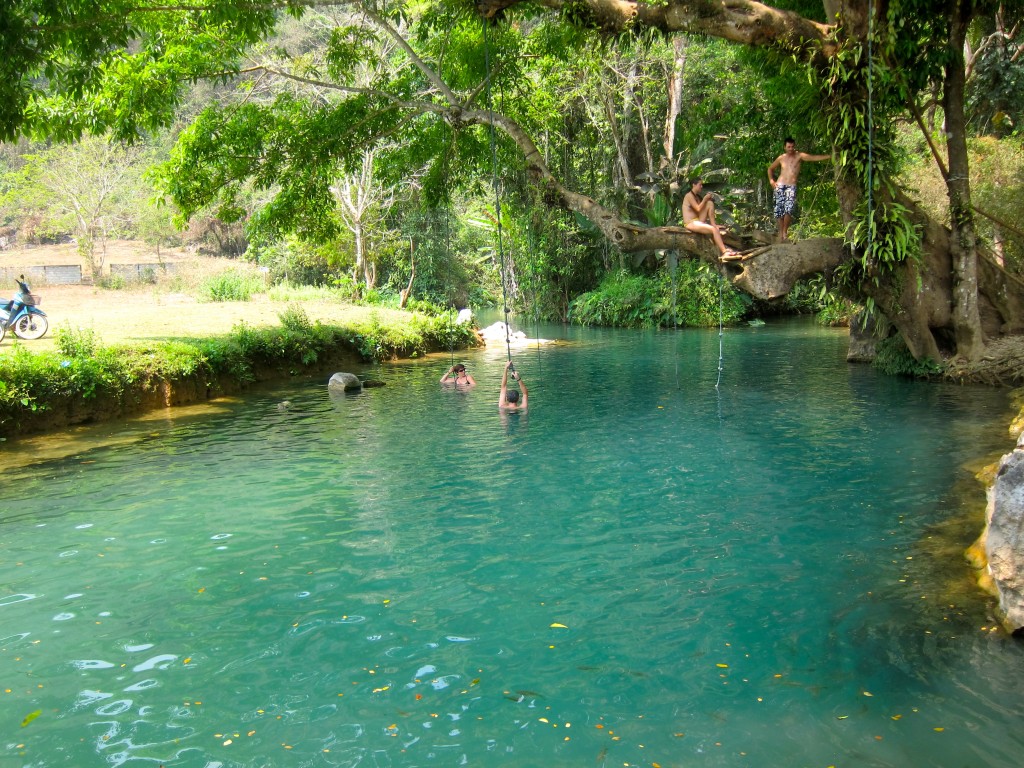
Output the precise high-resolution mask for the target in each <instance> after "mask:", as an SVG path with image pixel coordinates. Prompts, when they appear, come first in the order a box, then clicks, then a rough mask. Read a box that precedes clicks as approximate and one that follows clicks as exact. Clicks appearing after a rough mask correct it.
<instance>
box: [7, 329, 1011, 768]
mask: <svg viewBox="0 0 1024 768" xmlns="http://www.w3.org/2000/svg"><path fill="white" fill-rule="evenodd" d="M542 333H543V335H545V336H548V337H552V336H558V337H560V338H562V339H566V340H567V341H568V342H569V343H567V344H563V345H558V346H549V347H545V348H543V349H540V350H528V351H523V352H521V353H518V354H517V356H516V360H517V367H518V368H519V369H520V370H521V371H522V373H523V376H524V378H525V379H526V381H527V383H528V384H529V386H530V400H531V408H530V411H529V413H528V414H513V415H506V416H500V415H499V414H498V412H497V409H496V400H497V381H498V379H499V376H500V370H501V367H502V364H503V363H504V360H505V351H504V349H500V350H497V349H492V350H488V351H481V352H472V353H468V354H466V355H464V356H463V357H461V358H460V359H463V360H465V362H466V363H467V366H468V368H469V370H470V372H471V373H472V374H473V375H474V376H475V377H476V378H477V380H478V381H479V382H481V384H480V386H478V387H477V388H476V389H475V390H472V391H469V392H462V391H454V390H450V389H449V390H446V389H444V388H442V387H440V386H439V385H438V384H437V380H438V379H439V378H440V376H441V374H442V373H443V372H444V370H445V369H446V368H447V366H448V364H449V363H450V360H449V359H448V357H447V356H444V357H442V358H435V359H433V360H426V361H412V362H407V363H401V364H393V365H386V366H382V367H379V368H375V369H372V370H369V369H368V370H367V371H365V372H364V371H360V373H369V374H370V375H372V376H373V377H374V378H379V379H383V380H384V381H386V382H387V386H386V387H383V388H379V389H373V390H367V391H365V392H363V393H361V394H358V395H353V396H348V397H339V398H332V397H330V396H329V395H328V393H327V390H326V387H325V384H324V382H321V381H317V382H312V383H309V382H304V383H297V384H295V385H294V386H293V387H290V388H287V389H279V390H274V391H264V392H261V393H258V394H255V395H252V396H250V397H247V398H245V399H243V400H239V401H233V402H225V403H221V404H219V406H218V407H217V408H214V409H211V410H210V411H209V413H207V414H205V415H203V416H201V417H200V416H195V415H180V416H179V415H175V416H173V417H172V418H171V419H164V420H157V421H140V422H132V423H129V424H121V425H117V426H116V427H110V426H107V427H103V428H97V429H95V430H92V431H89V432H88V433H87V435H86V437H85V442H83V443H81V444H80V446H79V447H78V448H77V449H76V452H75V453H74V454H73V455H71V456H68V457H65V458H61V459H39V460H38V461H35V462H33V463H30V464H28V465H26V466H21V467H9V468H7V469H6V470H5V471H4V474H3V485H2V491H0V500H2V507H0V508H2V509H3V512H2V514H0V552H2V553H3V554H2V556H0V557H2V564H0V722H2V723H3V725H2V726H0V766H3V768H7V766H33V767H37V766H38V767H41V766H57V765H60V766H86V765H104V764H106V765H129V766H158V765H165V766H189V767H192V766H195V767H197V768H199V767H204V768H213V767H217V766H254V767H255V766H365V767H368V768H392V767H393V768H399V767H404V766H461V765H475V766H496V765H507V766H515V767H516V768H534V767H536V768H540V767H541V766H556V767H557V766H608V767H609V768H610V767H611V766H652V765H654V764H657V765H660V766H663V767H664V768H667V767H668V766H744V765H750V766H787V767H789V766H815V767H817V766H820V767H821V768H825V766H830V765H834V766H837V767H840V768H841V767H842V766H900V767H901V768H902V767H905V766H908V765H915V766H916V765H919V766H925V765H927V766H949V767H950V768H952V767H953V766H956V767H958V768H959V767H960V766H1006V767H1007V768H1009V767H1011V766H1012V767H1013V768H1016V766H1019V765H1020V755H1021V752H1022V748H1024V732H1022V730H1021V728H1020V722H1021V720H1020V718H1021V715H1022V714H1024V711H1022V710H1024V664H1022V661H1024V654H1022V646H1021V645H1019V644H1017V643H1015V642H1014V641H1012V640H1010V639H1008V638H1006V637H1005V635H1003V634H1002V633H1001V632H994V631H991V629H990V628H991V627H992V626H993V621H992V619H991V616H990V612H991V605H990V604H989V603H987V602H986V601H985V599H984V598H981V597H979V596H978V595H977V594H976V593H975V592H973V591H972V589H971V588H970V587H969V586H968V581H969V580H968V575H967V574H966V573H965V572H964V571H963V569H962V568H961V566H960V563H959V561H958V557H957V548H958V547H960V546H961V543H960V542H957V541H955V540H954V541H953V542H952V543H951V542H950V541H949V538H950V537H949V535H948V534H947V533H946V531H947V530H948V529H949V528H951V527H952V528H954V529H955V528H956V526H951V525H950V524H949V523H948V521H950V520H952V519H955V518H957V516H959V515H960V514H961V512H962V510H961V506H962V504H963V502H962V501H961V500H960V497H959V496H957V495H955V494H953V493H952V492H951V491H952V490H953V487H954V485H955V484H957V483H958V482H960V481H962V480H964V479H965V478H967V477H969V473H968V472H967V471H966V470H965V469H963V467H962V465H963V463H964V462H965V461H968V460H972V459H977V458H978V457H979V456H981V455H985V454H986V453H988V452H990V451H992V450H1007V449H1008V447H1009V439H1008V438H1006V437H1005V436H1004V434H1005V433H1004V422H1005V421H1006V419H1007V413H1008V409H1007V399H1006V395H1005V393H1001V392H997V391H994V390H988V389H976V388H964V387H952V386H941V385H932V384H919V383H911V382H905V381H897V380H894V379H890V378H885V377H881V376H879V375H876V374H875V373H874V372H872V371H871V370H870V369H867V368H864V367H850V366H848V365H847V364H846V363H845V360H844V355H845V338H844V336H843V334H842V333H837V332H834V331H830V330H823V329H819V328H816V327H815V326H813V325H811V324H808V323H802V322H797V323H794V322H789V323H773V324H770V325H769V326H768V327H765V328H758V329H751V328H743V329H735V330H727V331H726V333H725V336H724V339H723V347H724V371H723V375H722V384H721V387H720V388H719V390H717V391H716V389H715V386H714V384H715V380H716V377H717V367H718V344H719V339H718V334H717V332H716V331H711V332H690V331H687V332H679V333H675V332H661V333H658V332H649V333H642V332H613V331H606V332H593V331H582V330H577V329H563V328H561V327H558V328H550V329H543V330H542ZM283 401H288V402H289V405H287V406H284V405H282V402H283ZM111 436H113V437H116V438H117V440H118V442H116V443H113V444H110V445H105V444H103V443H101V442H100V439H101V438H104V437H111ZM15 450H18V446H17V445H14V446H8V448H6V449H5V451H7V452H8V453H10V452H12V451H15ZM979 493H980V491H979ZM958 535H960V536H961V537H962V536H963V535H964V534H962V533H961V534H958ZM954 538H955V537H954ZM967 538H968V539H969V534H968V535H967ZM947 558H948V559H947ZM35 712H39V714H38V715H37V716H36V717H35V718H34V719H30V720H29V721H28V722H26V723H25V724H24V725H22V723H23V721H25V719H26V718H30V717H31V715H32V714H33V713H35Z"/></svg>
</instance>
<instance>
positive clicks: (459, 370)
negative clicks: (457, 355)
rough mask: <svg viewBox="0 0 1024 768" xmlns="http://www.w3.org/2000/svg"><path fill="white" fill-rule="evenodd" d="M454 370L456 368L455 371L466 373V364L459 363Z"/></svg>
mask: <svg viewBox="0 0 1024 768" xmlns="http://www.w3.org/2000/svg"><path fill="white" fill-rule="evenodd" d="M453 370H454V371H455V372H456V373H465V371H466V366H464V365H461V364H459V365H456V366H455V368H454V369H453Z"/></svg>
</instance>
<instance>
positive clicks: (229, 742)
mask: <svg viewBox="0 0 1024 768" xmlns="http://www.w3.org/2000/svg"><path fill="white" fill-rule="evenodd" d="M224 746H225V747H228V746H231V739H225V740H224Z"/></svg>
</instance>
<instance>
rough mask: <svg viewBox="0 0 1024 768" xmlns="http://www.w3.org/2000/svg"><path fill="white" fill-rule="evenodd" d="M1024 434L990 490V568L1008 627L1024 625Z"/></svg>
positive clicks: (1002, 463)
mask: <svg viewBox="0 0 1024 768" xmlns="http://www.w3.org/2000/svg"><path fill="white" fill-rule="evenodd" d="M1022 442H1024V436H1022V438H1021V439H1020V440H1018V442H1017V450H1015V451H1013V452H1012V453H1008V454H1006V455H1005V456H1003V458H1002V460H1001V461H1000V462H999V471H998V472H997V473H996V479H995V482H994V483H992V487H991V488H989V491H988V511H987V516H988V535H987V537H986V540H985V552H986V555H987V556H988V568H989V573H990V574H991V576H992V579H993V580H994V581H995V584H996V588H997V589H998V590H999V608H1000V610H1001V612H1002V614H1003V616H1004V620H1005V624H1006V626H1007V629H1009V630H1011V631H1013V632H1014V633H1015V634H1016V633H1017V632H1019V631H1020V630H1021V628H1022V627H1024V445H1022V444H1021V443H1022Z"/></svg>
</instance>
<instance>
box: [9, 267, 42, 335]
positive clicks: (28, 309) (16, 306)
mask: <svg viewBox="0 0 1024 768" xmlns="http://www.w3.org/2000/svg"><path fill="white" fill-rule="evenodd" d="M14 282H16V283H17V284H18V288H20V289H21V290H20V291H19V292H18V293H16V294H14V298H13V299H11V300H10V301H8V302H7V303H6V304H3V305H0V341H3V338H4V336H5V335H6V334H7V329H8V328H13V329H14V333H15V335H17V336H18V337H19V338H21V339H26V340H28V341H31V340H33V339H38V338H41V337H42V336H43V334H45V333H46V331H47V329H48V328H49V327H50V322H49V320H47V319H46V313H45V312H43V310H41V309H40V308H39V306H38V305H39V296H37V295H36V294H34V293H32V289H31V288H29V285H28V283H26V282H25V276H24V275H22V276H21V277H19V278H18V279H16V280H15V281H14Z"/></svg>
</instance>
